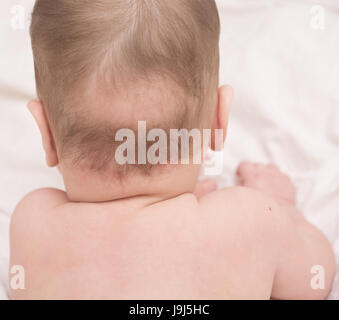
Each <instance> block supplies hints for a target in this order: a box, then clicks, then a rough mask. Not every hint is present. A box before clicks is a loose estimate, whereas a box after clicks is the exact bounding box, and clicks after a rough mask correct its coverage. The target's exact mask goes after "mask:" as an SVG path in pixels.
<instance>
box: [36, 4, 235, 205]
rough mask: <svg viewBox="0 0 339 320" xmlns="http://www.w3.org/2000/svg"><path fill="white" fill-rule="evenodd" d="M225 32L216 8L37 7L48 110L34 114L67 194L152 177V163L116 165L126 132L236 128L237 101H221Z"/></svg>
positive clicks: (226, 96) (39, 71)
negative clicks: (97, 183)
mask: <svg viewBox="0 0 339 320" xmlns="http://www.w3.org/2000/svg"><path fill="white" fill-rule="evenodd" d="M219 32H220V25H219V17H218V12H217V8H216V4H215V1H214V0H170V1H167V0H96V1H92V0H37V1H36V4H35V7H34V11H33V15H32V24H31V38H32V47H33V54H34V63H35V73H36V86H37V93H38V98H39V101H33V102H31V103H30V110H31V111H32V113H33V115H34V116H35V118H36V120H37V122H38V124H39V127H40V130H41V132H42V136H43V142H44V148H45V151H46V155H47V161H48V164H49V165H50V166H56V165H59V167H60V170H61V172H62V173H63V176H64V180H65V184H66V189H67V187H68V189H74V187H72V185H74V186H75V185H76V184H77V185H78V184H79V182H81V184H83V183H84V181H85V180H86V181H87V182H88V181H90V179H92V177H93V176H97V177H99V176H101V177H102V176H105V177H106V178H107V177H109V180H111V179H112V178H119V181H120V182H122V181H123V180H126V181H127V179H128V176H130V175H133V176H135V175H143V174H144V175H146V174H147V175H148V176H149V175H150V172H151V171H152V166H150V165H149V164H146V165H134V166H131V165H128V166H124V167H121V168H119V165H117V163H116V161H115V151H116V149H117V147H118V143H117V142H116V141H115V136H116V133H117V132H118V130H119V129H122V128H127V129H131V130H134V131H135V130H136V129H137V125H138V121H141V120H143V121H146V122H147V129H148V130H150V129H152V128H160V129H164V130H165V131H166V132H169V130H170V129H182V128H185V129H188V130H190V129H192V128H199V129H201V128H221V129H225V128H226V122H227V121H226V114H227V110H226V109H227V108H228V105H229V104H230V95H231V93H230V90H228V89H227V88H226V89H224V90H219V94H218V81H219V79H218V72H219ZM120 144H121V142H120ZM98 179H99V178H98ZM75 181H77V183H76V182H75ZM107 183H108V182H105V183H104V184H105V185H106V186H107ZM71 193H72V192H71ZM79 194H80V193H79ZM73 198H74V199H80V200H82V199H81V196H77V195H76V194H75V193H74V196H73ZM99 198H100V197H99ZM99 198H98V200H100V199H99ZM92 200H97V198H96V197H94V198H93V199H92Z"/></svg>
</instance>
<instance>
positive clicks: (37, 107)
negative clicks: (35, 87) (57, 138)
mask: <svg viewBox="0 0 339 320" xmlns="http://www.w3.org/2000/svg"><path fill="white" fill-rule="evenodd" d="M27 107H28V109H29V111H30V112H31V114H32V115H33V117H34V119H35V121H36V123H37V125H38V127H39V130H40V133H41V137H42V145H43V147H44V150H45V153H46V162H47V165H48V166H49V167H55V166H57V165H58V163H59V160H58V155H57V151H56V147H55V142H54V139H53V135H52V132H51V129H50V126H49V124H48V120H47V117H46V113H45V110H44V107H43V105H42V103H41V102H40V101H39V100H32V101H30V102H29V103H28V105H27Z"/></svg>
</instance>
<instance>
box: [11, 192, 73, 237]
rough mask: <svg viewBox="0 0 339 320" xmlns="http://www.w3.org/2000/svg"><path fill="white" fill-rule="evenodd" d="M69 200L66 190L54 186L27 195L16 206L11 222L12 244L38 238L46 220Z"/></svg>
mask: <svg viewBox="0 0 339 320" xmlns="http://www.w3.org/2000/svg"><path fill="white" fill-rule="evenodd" d="M68 202H69V200H68V198H67V195H66V193H65V192H64V191H61V190H58V189H52V188H45V189H38V190H35V191H33V192H30V193H29V194H28V195H26V196H25V197H24V198H23V199H22V200H21V201H20V202H19V203H18V205H17V206H16V208H15V210H14V212H13V214H12V216H11V224H10V237H11V243H12V244H18V243H20V244H24V243H25V241H26V240H27V239H30V243H33V242H34V239H38V238H39V236H40V235H41V233H43V231H44V230H46V229H45V226H46V224H45V222H46V221H47V220H48V219H49V216H50V214H51V213H52V211H53V210H54V209H56V208H59V207H61V206H62V205H64V204H67V203H68Z"/></svg>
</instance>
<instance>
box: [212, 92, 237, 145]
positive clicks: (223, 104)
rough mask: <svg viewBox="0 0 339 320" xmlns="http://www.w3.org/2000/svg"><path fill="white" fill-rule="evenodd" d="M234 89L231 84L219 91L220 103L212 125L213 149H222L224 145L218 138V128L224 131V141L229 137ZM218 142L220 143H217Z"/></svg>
mask: <svg viewBox="0 0 339 320" xmlns="http://www.w3.org/2000/svg"><path fill="white" fill-rule="evenodd" d="M233 95H234V91H233V88H232V87H230V86H222V87H221V88H220V89H219V91H218V105H217V107H216V110H215V115H214V120H213V125H212V141H211V149H212V150H215V151H221V150H222V148H223V146H220V145H219V144H220V143H218V142H217V138H216V130H221V131H222V132H223V141H222V142H223V143H224V142H225V140H226V137H227V129H228V120H229V114H230V111H231V106H232V101H233ZM217 144H218V145H217Z"/></svg>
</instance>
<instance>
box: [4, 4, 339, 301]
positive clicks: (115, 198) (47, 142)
mask: <svg viewBox="0 0 339 320" xmlns="http://www.w3.org/2000/svg"><path fill="white" fill-rule="evenodd" d="M219 33H220V25H219V17H218V12H217V8H216V4H215V2H214V0H171V1H165V0H129V1H126V0H96V1H89V0H37V1H36V4H35V7H34V11H33V15H32V25H31V37H32V47H33V53H34V63H35V72H36V85H37V92H38V97H39V99H38V100H36V101H31V102H30V103H29V105H28V107H29V110H30V111H31V113H32V114H33V116H34V118H35V120H36V122H37V124H38V126H39V129H40V132H41V135H42V143H43V147H44V150H45V153H46V160H47V164H48V165H49V166H51V167H56V166H57V167H58V168H59V170H60V172H61V174H62V176H63V179H64V183H65V188H66V192H63V191H60V190H55V189H41V190H37V191H34V192H32V193H30V194H29V195H27V196H26V197H25V198H24V199H23V200H22V201H21V202H20V203H19V204H18V206H17V208H16V209H15V212H14V213H13V216H12V222H11V232H10V234H11V236H10V238H11V239H10V240H11V262H10V263H11V266H13V265H21V266H23V267H24V270H25V289H24V290H13V289H12V291H11V296H12V298H13V299H270V298H274V299H322V298H325V297H326V296H327V295H328V293H329V291H330V289H331V284H332V280H333V276H334V270H335V262H334V256H333V253H332V249H331V246H330V244H329V243H328V241H327V240H326V238H325V237H324V235H323V234H322V233H321V232H320V231H319V230H317V229H316V228H315V227H313V226H312V225H311V224H310V223H308V222H307V221H306V220H305V219H304V218H303V216H302V214H301V213H300V212H299V211H298V209H297V208H296V194H295V189H294V187H293V185H292V183H291V181H290V179H289V178H288V177H287V176H285V175H284V174H282V173H281V172H280V171H279V169H278V168H276V167H275V166H274V165H262V164H252V163H242V164H241V165H240V166H239V168H238V170H237V175H238V178H239V185H238V186H235V187H232V188H226V189H223V190H216V185H215V183H213V182H212V181H209V180H208V181H204V182H201V183H197V181H198V177H199V174H200V170H201V165H200V164H199V163H198V162H195V161H193V160H192V158H193V156H194V155H195V151H194V150H193V151H192V148H191V147H189V156H188V158H189V159H188V160H189V161H188V162H187V163H183V161H178V163H175V162H174V163H172V162H171V163H168V162H166V160H167V158H166V156H163V157H160V155H159V153H160V151H159V150H160V147H159V146H161V145H162V146H166V148H165V149H166V150H167V148H168V144H167V142H170V144H171V142H173V141H172V139H170V140H167V139H165V140H164V139H160V138H159V139H157V138H155V137H153V142H154V144H153V145H152V144H151V143H150V141H151V140H152V139H150V140H149V139H148V141H147V142H144V143H145V144H146V147H147V150H148V152H149V151H150V149H152V148H153V149H152V150H153V151H154V148H155V147H154V145H156V144H157V143H158V147H159V148H158V149H157V151H154V152H153V158H152V157H151V159H153V160H154V159H155V160H156V159H157V157H158V160H159V161H158V162H157V161H150V160H149V159H148V157H147V159H148V160H149V161H146V162H144V161H136V162H135V163H134V162H133V161H132V163H130V162H128V161H127V160H128V159H129V160H130V159H133V158H134V159H135V158H136V155H138V160H140V159H144V158H145V157H144V156H145V155H143V154H142V149H143V148H141V146H140V144H141V143H142V141H143V139H142V138H144V137H145V133H144V134H142V133H140V132H139V131H138V133H137V135H136V139H135V141H136V142H137V143H136V144H137V146H136V148H135V149H133V148H131V146H130V145H129V146H127V147H126V148H125V149H124V151H123V152H122V158H123V159H122V160H123V161H118V160H117V158H116V154H117V151H119V150H120V151H121V148H122V147H123V144H126V143H127V140H126V137H127V136H124V137H121V131H120V130H122V129H125V132H127V133H136V131H137V128H138V121H145V122H146V123H147V130H150V129H155V128H159V129H161V130H162V131H161V132H162V133H165V134H166V136H168V135H169V133H170V132H172V129H187V130H193V129H196V130H197V131H195V132H201V131H202V130H203V129H211V137H210V140H209V146H210V147H211V149H214V150H219V149H220V144H218V143H217V136H216V132H219V133H220V132H222V133H223V135H222V137H223V142H224V139H225V137H226V133H227V123H228V117H229V111H230V107H231V103H232V96H233V91H232V89H231V88H230V87H229V86H223V87H221V88H219V89H218V82H219V77H218V70H219ZM225 54H227V52H226V53H225ZM148 132H150V131H148ZM117 137H118V138H117ZM182 144H183V143H182V139H181V140H180V142H179V146H178V150H179V147H180V145H181V146H182ZM199 145H201V143H200V144H199ZM180 150H181V152H180V159H181V160H182V159H183V157H184V153H183V151H182V149H180ZM126 154H127V155H126ZM133 156H134V157H133ZM124 157H125V158H124ZM124 159H125V160H126V161H125V162H124ZM120 160H121V159H120Z"/></svg>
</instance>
